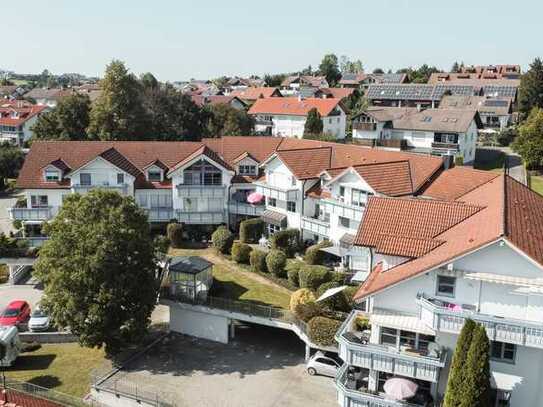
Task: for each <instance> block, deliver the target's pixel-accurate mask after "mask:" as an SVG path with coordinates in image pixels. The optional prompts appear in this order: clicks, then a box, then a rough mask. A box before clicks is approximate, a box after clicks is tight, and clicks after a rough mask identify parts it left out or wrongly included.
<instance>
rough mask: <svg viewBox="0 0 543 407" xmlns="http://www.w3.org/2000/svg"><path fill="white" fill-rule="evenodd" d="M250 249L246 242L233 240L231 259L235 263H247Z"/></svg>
mask: <svg viewBox="0 0 543 407" xmlns="http://www.w3.org/2000/svg"><path fill="white" fill-rule="evenodd" d="M252 250H253V249H252V248H251V246H249V245H248V244H245V243H241V242H235V243H234V244H233V245H232V260H233V261H235V262H236V263H242V264H249V256H250V255H251V251H252Z"/></svg>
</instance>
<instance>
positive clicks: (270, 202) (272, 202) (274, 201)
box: [268, 197, 277, 208]
mask: <svg viewBox="0 0 543 407" xmlns="http://www.w3.org/2000/svg"><path fill="white" fill-rule="evenodd" d="M268 206H273V207H274V208H275V207H276V206H277V199H275V198H269V197H268Z"/></svg>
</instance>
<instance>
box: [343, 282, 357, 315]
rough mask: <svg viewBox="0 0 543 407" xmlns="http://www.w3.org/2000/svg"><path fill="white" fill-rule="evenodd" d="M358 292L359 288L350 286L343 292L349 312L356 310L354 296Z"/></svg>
mask: <svg viewBox="0 0 543 407" xmlns="http://www.w3.org/2000/svg"><path fill="white" fill-rule="evenodd" d="M357 291H358V287H354V286H349V287H347V288H346V289H345V290H343V296H344V297H345V302H346V303H347V307H349V310H351V309H353V308H354V298H353V297H354V295H355V294H356V292H357Z"/></svg>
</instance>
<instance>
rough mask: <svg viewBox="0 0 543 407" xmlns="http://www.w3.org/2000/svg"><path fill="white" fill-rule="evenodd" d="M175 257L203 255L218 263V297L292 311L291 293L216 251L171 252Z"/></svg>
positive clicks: (175, 250) (215, 268)
mask: <svg viewBox="0 0 543 407" xmlns="http://www.w3.org/2000/svg"><path fill="white" fill-rule="evenodd" d="M169 254H170V255H172V256H201V257H204V258H206V259H208V260H209V261H211V262H212V263H213V264H214V267H213V277H214V282H213V291H214V292H215V293H216V294H215V295H217V296H220V297H224V298H229V299H232V300H238V301H248V302H252V303H255V304H259V305H273V306H276V307H281V308H285V309H288V306H289V302H290V293H289V291H288V290H287V289H286V288H283V287H278V286H276V285H275V284H273V283H272V282H269V281H267V280H266V279H265V278H264V277H261V276H259V275H257V274H254V273H251V272H250V271H248V268H246V267H242V266H240V265H238V264H236V263H234V262H232V261H230V260H228V259H226V258H224V257H221V256H218V255H216V254H215V253H214V251H213V250H212V249H171V250H170V253H169Z"/></svg>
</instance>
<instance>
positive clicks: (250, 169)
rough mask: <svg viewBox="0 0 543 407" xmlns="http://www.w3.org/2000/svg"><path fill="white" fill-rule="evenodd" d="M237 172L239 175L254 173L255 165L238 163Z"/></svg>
mask: <svg viewBox="0 0 543 407" xmlns="http://www.w3.org/2000/svg"><path fill="white" fill-rule="evenodd" d="M239 173H240V174H241V175H255V174H256V167H255V166H254V165H240V166H239Z"/></svg>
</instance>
